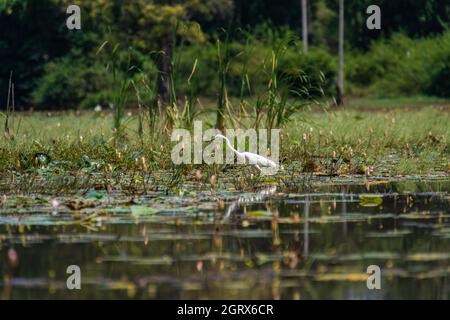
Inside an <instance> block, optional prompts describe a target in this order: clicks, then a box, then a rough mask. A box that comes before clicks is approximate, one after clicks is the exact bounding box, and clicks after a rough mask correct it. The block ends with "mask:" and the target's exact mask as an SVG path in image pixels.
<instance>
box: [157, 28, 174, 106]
mask: <svg viewBox="0 0 450 320" xmlns="http://www.w3.org/2000/svg"><path fill="white" fill-rule="evenodd" d="M172 53H173V37H172V34H170V33H169V34H168V35H167V37H166V39H165V40H164V43H163V44H162V48H161V53H160V55H159V57H158V59H157V67H158V71H159V76H158V83H157V88H158V96H159V102H160V103H161V105H164V106H165V105H167V104H168V102H169V82H170V72H171V70H170V68H171V65H172Z"/></svg>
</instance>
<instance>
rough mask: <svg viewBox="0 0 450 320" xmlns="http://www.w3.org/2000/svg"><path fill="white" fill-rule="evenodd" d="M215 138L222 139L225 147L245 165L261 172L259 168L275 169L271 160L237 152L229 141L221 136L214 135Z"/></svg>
mask: <svg viewBox="0 0 450 320" xmlns="http://www.w3.org/2000/svg"><path fill="white" fill-rule="evenodd" d="M215 138H221V139H224V140H225V141H226V143H227V146H228V147H229V148H230V149H231V150H232V151H233V152H234V153H235V154H236V156H237V157H238V158H240V159H243V160H244V162H245V163H249V164H252V165H254V166H255V167H256V168H258V170H259V171H262V170H261V167H272V168H276V167H277V165H276V163H275V162H273V161H272V160H270V159H268V158H266V157H263V156H261V155H259V154H256V153H252V152H239V151H237V150H236V149H235V148H233V146H232V144H231V142H230V140H229V139H228V138H227V137H225V136H223V135H221V134H218V135H216V136H215Z"/></svg>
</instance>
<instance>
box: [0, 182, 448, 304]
mask: <svg viewBox="0 0 450 320" xmlns="http://www.w3.org/2000/svg"><path fill="white" fill-rule="evenodd" d="M378 187H379V189H378V190H377V192H380V193H383V194H384V197H383V198H384V201H383V206H382V207H376V208H375V207H362V206H360V203H359V202H358V201H354V200H352V198H351V196H350V195H348V196H345V197H343V196H342V191H345V192H346V193H347V194H354V195H357V194H358V193H359V192H360V191H361V189H360V187H359V186H338V185H333V186H320V187H319V189H317V188H316V191H318V192H317V193H316V194H315V195H311V194H309V193H308V194H306V195H304V194H297V195H292V194H291V195H290V196H289V197H288V198H284V196H283V195H281V194H277V195H276V197H277V198H276V200H275V199H272V198H270V196H269V198H268V199H265V200H267V201H265V203H264V204H261V203H260V199H255V201H256V203H255V202H252V201H248V202H242V203H240V204H239V206H238V207H239V208H236V209H237V210H235V211H234V212H233V214H232V216H231V219H229V220H227V221H226V222H224V221H223V220H222V216H221V215H222V214H223V211H224V208H223V207H220V206H219V207H218V206H216V205H215V204H216V202H217V196H219V197H220V198H221V199H224V200H227V199H233V198H234V199H237V198H240V197H241V195H242V194H241V193H239V192H231V193H229V192H218V193H215V194H213V195H208V194H207V193H205V194H204V195H203V196H202V199H201V201H199V198H198V194H184V195H182V196H180V195H176V196H175V195H174V196H163V195H164V192H161V193H158V195H159V196H155V197H152V198H148V197H147V196H139V195H137V196H133V201H129V197H127V196H123V195H119V194H116V195H114V196H112V195H107V194H104V193H101V192H90V193H89V194H87V195H86V196H85V197H84V198H81V197H76V198H73V197H58V200H57V201H56V200H55V199H54V198H51V197H46V196H37V197H23V196H10V197H6V198H4V199H2V202H1V204H0V234H1V235H2V245H3V248H7V250H8V254H7V255H6V254H5V257H4V259H5V263H2V264H0V273H2V274H3V275H4V277H5V279H8V277H16V276H18V277H20V278H21V281H20V282H16V283H14V285H12V287H11V288H12V289H13V292H14V295H13V297H16V298H17V297H20V296H22V295H25V294H26V296H27V297H34V296H36V297H38V295H39V297H41V298H42V297H43V295H44V296H48V297H54V298H64V297H68V296H67V295H68V294H70V296H71V297H72V298H73V297H74V296H73V294H74V293H72V292H68V291H67V290H65V289H62V288H65V287H64V285H63V284H64V283H65V279H66V278H65V277H66V274H65V273H64V271H65V268H66V266H67V265H68V264H70V261H71V260H73V255H74V254H76V255H77V257H79V260H78V261H77V262H78V264H79V265H80V267H81V268H82V270H84V274H83V279H84V282H83V283H84V288H83V290H82V291H79V292H78V293H76V294H77V295H78V297H84V298H88V297H89V298H93V297H97V298H100V297H101V298H118V297H121V298H134V299H139V298H142V299H144V298H172V299H173V298H178V297H179V298H181V297H189V298H201V297H203V298H218V299H223V298H228V299H231V298H252V299H263V298H264V299H273V298H282V299H292V298H302V299H312V298H314V299H318V298H339V299H345V298H356V297H362V296H361V294H362V293H361V292H364V294H368V293H367V291H366V279H367V274H366V273H365V272H366V268H367V266H368V265H371V264H376V265H379V266H380V267H381V268H382V270H383V279H384V280H383V281H388V283H385V282H383V291H382V292H383V296H382V297H384V298H416V299H417V298H422V299H424V298H441V297H443V296H442V294H443V295H444V296H445V294H446V292H445V290H444V289H443V286H445V279H446V277H447V276H448V270H447V265H448V262H449V261H450V255H449V253H448V250H447V249H448V240H449V235H450V232H449V231H450V230H449V229H448V228H445V221H446V220H448V219H449V218H450V217H449V215H448V214H447V213H446V212H445V208H446V207H447V201H448V200H447V199H446V197H445V194H439V193H430V192H428V193H425V194H399V193H389V192H387V191H389V190H391V188H392V186H391V185H380V186H378ZM329 188H333V190H334V191H332V192H330V191H331V189H329ZM429 188H430V189H429ZM417 189H418V190H429V191H433V190H438V189H440V190H446V192H448V190H449V183H448V180H447V181H446V182H442V183H439V182H436V183H434V184H433V186H432V185H431V182H430V183H429V184H428V186H423V185H422V183H420V182H419V183H417ZM362 190H365V189H364V187H362ZM395 191H396V190H395V188H394V192H395ZM248 196H249V199H250V198H251V197H252V196H254V194H253V195H252V194H249V195H248ZM227 202H228V201H227ZM135 203H139V204H135ZM75 204H76V206H74V205H75ZM306 206H308V207H309V215H305V211H304V210H306ZM17 210H21V213H22V214H21V215H20V216H17V215H16V214H14V213H15V212H17ZM330 218H333V219H330ZM306 239H308V241H307V240H306ZM306 241H307V242H306ZM18 243H21V244H22V245H23V246H21V245H18ZM12 244H14V245H12ZM68 247H70V255H67V254H63V250H66V249H67V248H68ZM36 254H37V255H38V256H39V257H45V259H36ZM16 256H18V257H19V259H18V260H17V259H16V258H15V257H16ZM30 264H32V265H33V266H34V267H33V268H24V267H23V266H24V265H30ZM205 276H207V277H208V281H207V282H205ZM37 279H39V281H37ZM9 285H11V283H9V282H8V281H4V282H3V283H2V284H1V287H2V288H6V287H8V286H9ZM411 286H414V287H415V288H416V289H415V290H411ZM43 288H49V290H45V293H43V291H42V289H43ZM100 289H102V290H100ZM206 289H208V290H206ZM362 290H363V291H362ZM3 292H4V293H5V294H7V293H8V292H9V291H8V290H4V291H3ZM370 294H371V293H370ZM11 297H12V296H8V295H6V296H3V298H11ZM364 297H366V298H367V296H366V295H364ZM378 298H381V296H378Z"/></svg>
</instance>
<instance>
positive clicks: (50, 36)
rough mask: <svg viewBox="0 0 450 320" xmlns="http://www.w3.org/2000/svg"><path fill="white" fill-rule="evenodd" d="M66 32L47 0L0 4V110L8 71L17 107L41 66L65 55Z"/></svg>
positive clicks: (59, 15) (57, 11)
mask: <svg viewBox="0 0 450 320" xmlns="http://www.w3.org/2000/svg"><path fill="white" fill-rule="evenodd" d="M66 30H67V28H66V25H65V14H64V13H63V12H62V11H61V10H60V9H59V8H58V7H57V6H56V4H55V3H54V2H53V1H51V0H20V1H15V0H14V1H11V0H9V1H6V0H3V1H0V61H1V63H0V108H4V107H5V106H6V94H7V91H8V90H7V88H8V79H9V75H10V72H11V71H13V72H14V79H13V81H14V83H15V94H16V103H17V105H18V106H19V108H20V107H21V106H23V104H25V103H28V102H29V95H30V93H31V90H32V89H33V87H34V85H35V82H36V80H37V78H38V77H39V76H41V74H42V72H43V66H44V64H45V63H46V62H48V61H50V60H51V59H53V58H55V57H59V56H62V55H64V54H65V53H67V52H68V50H69V43H68V40H67V37H66V35H67V32H66Z"/></svg>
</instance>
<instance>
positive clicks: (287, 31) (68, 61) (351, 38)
mask: <svg viewBox="0 0 450 320" xmlns="http://www.w3.org/2000/svg"><path fill="white" fill-rule="evenodd" d="M308 3H309V7H308V11H309V12H308V14H309V24H310V32H309V33H310V34H309V36H310V43H311V45H312V48H311V50H310V51H309V52H308V54H305V53H303V52H302V49H301V45H300V42H299V41H298V40H297V41H294V40H295V38H298V35H300V28H301V9H300V4H299V1H294V0H282V1H277V2H274V1H268V0H255V1H244V0H189V1H171V2H170V3H168V2H166V1H158V0H154V1H144V0H134V1H131V0H121V1H112V2H111V1H103V0H96V1H91V0H89V1H88V0H83V1H78V4H79V5H80V7H81V10H82V30H80V31H69V30H67V28H66V25H65V22H66V18H67V14H66V12H65V10H66V8H67V6H68V5H69V4H71V2H70V1H67V0H21V1H17V0H3V1H1V2H0V61H1V62H2V63H1V64H0V108H4V107H5V101H6V94H7V87H8V79H9V74H10V72H11V71H13V72H14V76H13V80H14V83H15V94H16V102H17V103H18V105H19V107H27V106H31V105H35V106H37V107H39V108H54V107H58V108H62V107H77V106H82V107H93V106H95V105H96V104H97V103H101V104H106V103H109V102H111V100H112V99H113V98H112V96H113V92H114V90H115V88H113V85H112V82H113V79H112V78H113V76H112V75H111V73H110V70H106V68H105V67H106V66H107V65H108V60H107V57H106V56H105V55H102V54H99V55H98V54H96V52H97V50H98V48H99V46H100V45H101V44H102V43H104V42H105V41H109V43H117V44H120V48H121V51H122V52H127V48H129V47H131V48H133V57H132V60H133V61H132V62H133V65H135V67H136V68H138V69H139V70H140V71H143V72H144V73H145V74H147V75H148V76H149V77H153V75H151V74H150V73H152V72H156V71H155V70H157V69H160V70H161V69H164V68H163V67H164V64H161V60H163V59H164V54H161V50H163V51H167V50H169V51H171V50H172V49H173V50H174V64H173V70H172V71H174V74H173V77H174V80H175V82H174V83H175V87H176V91H177V96H178V97H183V96H186V95H189V94H190V93H192V90H195V91H196V95H198V96H203V97H216V96H217V92H218V90H219V89H218V86H219V78H218V75H217V70H218V56H217V45H216V44H217V43H216V41H217V39H221V41H222V42H223V41H225V38H227V41H228V43H227V46H228V47H229V49H230V52H229V54H230V59H231V60H230V64H229V68H228V69H227V74H226V77H225V78H226V84H227V91H228V94H229V95H233V96H240V95H242V94H245V95H252V96H257V95H258V94H260V93H261V92H262V91H263V90H266V89H267V83H268V79H269V78H270V74H269V73H270V72H269V71H268V70H269V69H270V66H269V65H268V64H269V62H270V56H271V52H272V50H273V49H274V48H275V47H276V44H277V43H279V42H284V43H286V44H288V45H287V49H286V52H284V54H283V55H282V57H280V61H279V68H278V71H277V72H278V73H279V77H280V79H282V80H283V82H284V83H285V84H286V85H289V87H290V88H291V89H292V90H303V89H304V88H305V87H306V88H307V89H309V93H308V95H311V96H317V95H319V94H320V90H322V89H323V91H324V92H325V94H327V95H332V94H333V93H334V83H335V80H336V79H335V78H336V60H337V58H336V50H337V24H338V21H337V19H338V17H337V1H333V0H317V1H309V2H308ZM371 4H377V5H379V6H380V7H381V8H382V29H381V30H378V31H377V30H375V31H373V30H368V29H367V28H366V27H365V23H366V19H367V14H366V9H367V7H368V6H369V5H371ZM345 10H346V14H345V17H346V18H345V19H346V21H345V23H346V47H347V57H346V71H345V73H346V78H347V89H350V92H353V93H358V94H361V93H363V94H367V93H369V94H377V95H386V94H393V95H410V94H427V95H437V96H444V97H445V96H449V95H450V90H449V81H450V80H449V79H450V77H449V74H450V41H449V38H450V35H449V32H450V31H446V30H447V29H448V22H449V21H450V3H448V1H446V0H426V1H425V0H423V1H413V0H407V1H389V0H377V1H373V0H362V1H346V9H345ZM225 30H226V31H225ZM225 33H227V34H228V36H226V37H225V36H224V34H225ZM172 38H173V39H175V43H174V48H172V47H171V46H169V47H168V44H170V39H172ZM124 55H126V54H125V53H124ZM124 59H125V58H124ZM194 65H196V68H195V70H194V71H195V74H194V75H193V77H192V79H191V80H192V83H191V84H188V83H187V79H188V78H189V76H190V75H191V73H192V71H193V67H194ZM120 72H122V73H123V72H127V71H126V70H124V69H123V68H122V69H121V70H120ZM164 72H166V71H164ZM166 73H167V72H166ZM243 78H246V79H247V78H248V83H245V87H244V86H243ZM130 90H131V89H130Z"/></svg>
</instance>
